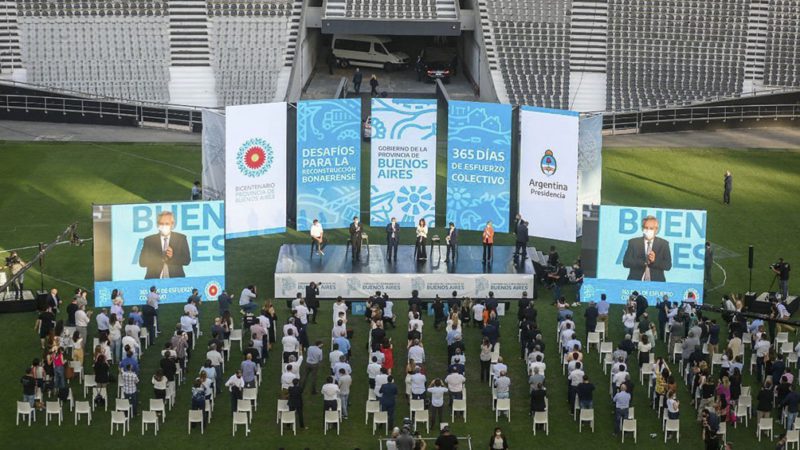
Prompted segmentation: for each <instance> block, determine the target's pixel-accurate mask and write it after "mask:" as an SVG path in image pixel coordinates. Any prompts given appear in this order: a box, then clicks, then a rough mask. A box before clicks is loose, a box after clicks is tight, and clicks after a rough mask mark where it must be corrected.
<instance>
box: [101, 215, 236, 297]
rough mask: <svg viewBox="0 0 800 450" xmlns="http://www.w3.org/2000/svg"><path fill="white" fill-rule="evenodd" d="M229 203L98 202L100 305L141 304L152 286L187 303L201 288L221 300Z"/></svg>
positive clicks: (207, 295)
mask: <svg viewBox="0 0 800 450" xmlns="http://www.w3.org/2000/svg"><path fill="white" fill-rule="evenodd" d="M224 209H225V208H224V203H223V202H221V201H212V202H186V203H151V204H137V205H111V206H108V205H95V206H94V209H93V213H92V216H93V219H94V240H93V243H94V280H95V284H94V286H95V305H96V306H98V307H107V306H110V304H111V293H112V290H114V289H118V290H121V291H122V296H123V298H124V299H125V305H126V306H130V305H141V304H144V303H145V301H146V299H147V294H148V293H149V291H150V287H151V286H155V287H156V289H157V290H158V292H159V293H160V294H161V302H163V303H182V302H185V301H186V299H187V298H189V296H190V295H191V293H192V289H199V290H200V295H201V296H202V297H203V299H204V300H216V299H217V296H218V295H219V293H220V292H222V288H223V286H224V282H225V211H224Z"/></svg>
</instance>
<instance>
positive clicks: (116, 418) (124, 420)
mask: <svg viewBox="0 0 800 450" xmlns="http://www.w3.org/2000/svg"><path fill="white" fill-rule="evenodd" d="M115 425H120V426H121V427H122V435H123V436H125V431H126V430H127V428H128V416H126V415H125V413H124V412H122V411H111V432H110V433H109V434H110V435H112V436H113V435H114V429H115V428H116V427H115Z"/></svg>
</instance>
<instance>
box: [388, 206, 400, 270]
mask: <svg viewBox="0 0 800 450" xmlns="http://www.w3.org/2000/svg"><path fill="white" fill-rule="evenodd" d="M399 243H400V224H398V223H397V219H396V218H395V217H392V221H391V222H390V223H389V224H388V225H386V260H387V261H391V260H392V256H394V260H395V261H397V246H398V244H399Z"/></svg>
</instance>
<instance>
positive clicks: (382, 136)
mask: <svg viewBox="0 0 800 450" xmlns="http://www.w3.org/2000/svg"><path fill="white" fill-rule="evenodd" d="M370 125H371V130H372V150H371V165H370V166H371V167H370V182H371V186H370V219H369V220H370V225H372V226H383V225H386V224H388V223H389V222H390V220H391V218H392V217H396V218H397V222H398V223H399V224H400V226H401V227H416V225H417V222H418V221H419V219H425V221H426V222H427V225H428V227H433V226H435V223H434V220H435V215H436V100H435V99H399V98H381V99H377V98H373V99H372V118H371V122H370Z"/></svg>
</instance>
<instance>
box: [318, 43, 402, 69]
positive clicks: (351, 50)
mask: <svg viewBox="0 0 800 450" xmlns="http://www.w3.org/2000/svg"><path fill="white" fill-rule="evenodd" d="M331 51H332V52H333V56H334V57H336V62H337V64H338V65H339V67H343V68H347V67H350V66H363V67H375V68H379V69H385V70H387V71H390V70H394V69H402V68H405V67H407V66H408V54H406V53H404V52H401V51H398V50H397V48H396V47H395V45H394V42H392V39H391V38H388V37H385V36H364V35H335V36H334V37H333V41H332V42H331Z"/></svg>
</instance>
